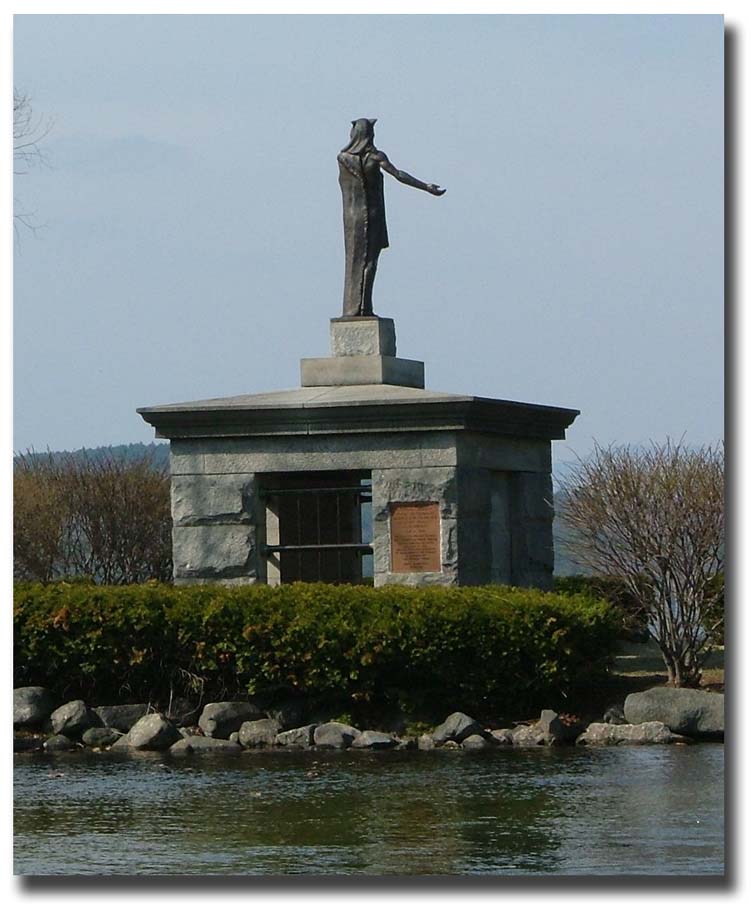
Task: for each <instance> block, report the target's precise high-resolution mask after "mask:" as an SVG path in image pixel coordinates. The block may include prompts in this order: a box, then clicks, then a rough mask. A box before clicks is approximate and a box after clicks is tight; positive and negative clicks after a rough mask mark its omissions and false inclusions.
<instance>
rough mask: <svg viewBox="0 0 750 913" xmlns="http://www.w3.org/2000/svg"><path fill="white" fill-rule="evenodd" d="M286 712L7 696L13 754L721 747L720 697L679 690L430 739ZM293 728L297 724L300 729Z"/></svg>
mask: <svg viewBox="0 0 750 913" xmlns="http://www.w3.org/2000/svg"><path fill="white" fill-rule="evenodd" d="M300 716H301V710H300V708H299V707H296V706H294V705H285V706H283V707H280V708H276V709H273V708H266V709H261V707H260V706H258V705H257V704H255V703H253V702H251V701H220V702H214V703H209V704H206V705H205V706H204V707H203V709H202V711H201V713H200V716H199V717H198V719H197V724H196V725H182V723H184V720H180V719H179V718H177V719H174V718H170V717H169V716H167V715H165V714H164V713H161V712H158V711H155V710H154V708H152V707H151V706H150V705H148V704H121V705H113V706H99V707H89V706H88V705H87V704H86V703H85V702H84V701H82V700H74V701H68V702H67V703H65V704H63V705H61V706H55V701H54V699H53V696H52V695H51V693H50V692H49V691H48V690H47V689H45V688H41V687H37V686H29V687H24V688H16V689H15V690H14V692H13V728H14V751H46V752H60V751H75V750H89V751H95V752H96V751H115V752H119V751H163V752H169V753H170V754H172V755H177V756H179V755H185V754H193V753H202V752H225V753H229V754H239V753H241V752H243V751H253V750H255V751H257V750H269V749H272V750H280V751H284V750H316V749H317V750H339V751H341V750H353V751H357V750H364V751H404V750H417V751H431V750H436V749H443V750H450V749H459V750H462V751H486V750H489V749H495V748H503V747H505V748H537V747H543V746H561V745H583V746H600V745H657V744H658V745H662V744H670V743H673V742H682V743H686V742H690V741H694V740H706V739H713V740H723V738H724V696H723V695H721V694H713V693H709V692H704V691H695V690H692V689H686V688H664V687H659V688H651V689H650V690H648V691H642V692H635V693H633V694H630V695H628V697H627V699H626V700H625V703H624V705H623V707H621V708H610V709H609V710H608V711H607V712H606V713H605V714H603V718H602V720H601V721H593V722H590V723H588V725H585V724H583V723H580V722H577V721H574V720H571V719H570V718H568V717H565V716H560V715H558V714H557V713H556V712H555V711H554V710H543V711H542V713H541V715H540V717H539V719H538V720H534V721H531V722H528V723H521V724H519V725H516V726H514V727H512V728H506V729H489V728H486V727H485V726H483V725H482V724H481V723H480V722H478V721H477V720H475V719H472V717H470V716H467V715H466V714H465V713H460V712H456V713H451V714H450V715H449V716H448V717H447V718H446V720H445V721H444V722H443V723H441V724H440V725H439V726H437V727H436V728H435V729H434V730H432V731H431V732H426V733H423V734H421V735H419V736H411V737H406V736H404V735H403V734H398V733H396V732H382V731H378V730H372V729H365V730H359V729H357V728H356V727H354V726H350V725H349V724H347V723H344V722H341V721H338V720H329V721H322V722H307V723H303V722H302V719H301V718H300ZM300 724H301V725H300Z"/></svg>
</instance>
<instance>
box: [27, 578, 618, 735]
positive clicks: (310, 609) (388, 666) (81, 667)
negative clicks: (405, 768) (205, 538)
mask: <svg viewBox="0 0 750 913" xmlns="http://www.w3.org/2000/svg"><path fill="white" fill-rule="evenodd" d="M14 623H15V674H16V681H17V683H18V684H19V685H20V684H39V685H47V686H48V687H50V688H53V689H54V690H55V691H56V692H57V693H58V694H59V695H60V696H61V697H62V696H63V695H65V696H69V697H73V696H78V697H84V698H86V699H88V700H94V699H96V700H100V701H109V700H123V699H125V698H127V697H128V696H130V697H132V698H133V699H138V700H147V699H150V700H153V701H154V702H157V703H158V702H159V701H164V700H165V699H166V698H167V696H169V695H170V694H172V695H185V694H187V693H188V691H189V687H190V683H196V682H197V683H200V686H201V689H202V693H203V696H204V699H206V700H210V699H214V700H215V699H220V698H222V697H228V696H232V697H234V696H237V695H238V694H240V693H247V692H249V693H252V694H255V695H256V696H260V697H265V698H267V699H279V698H287V697H293V696H305V697H306V698H307V699H308V700H309V701H310V702H312V703H313V704H315V703H318V704H330V703H336V704H337V705H338V706H341V707H342V709H347V708H348V709H350V710H351V712H352V714H353V715H354V716H355V717H356V718H358V719H365V718H370V717H371V712H372V711H375V710H377V709H378V708H380V709H382V708H390V709H392V710H396V709H400V710H402V711H407V712H412V711H413V712H418V711H420V710H422V709H424V708H428V707H437V708H440V709H442V710H445V711H447V710H454V709H458V708H460V709H463V710H466V711H467V712H474V713H481V712H483V711H487V710H491V711H492V712H494V713H502V712H508V713H516V714H519V713H523V712H524V711H525V710H527V709H532V708H536V709H538V707H539V702H540V701H542V700H544V699H548V700H551V701H552V700H557V701H558V703H559V701H560V698H561V695H566V696H570V695H571V694H572V693H574V692H575V691H576V689H580V688H586V687H589V686H590V685H591V684H592V682H593V681H595V680H596V679H597V678H599V677H600V676H602V675H603V674H604V673H605V670H606V665H607V660H608V656H609V654H610V652H611V649H612V647H613V642H614V637H615V635H616V624H614V623H613V618H612V613H611V611H610V609H609V607H608V606H607V604H606V603H604V602H602V601H597V600H593V599H591V598H590V597H584V596H560V595H555V594H550V593H542V592H539V591H535V590H522V589H515V588H504V587H476V588H456V589H444V588H437V587H435V588H426V589H411V588H407V587H383V588H379V589H372V588H369V587H364V586H331V585H327V584H293V585H290V586H281V587H265V586H253V587H237V588H226V587H219V586H195V587H185V588H180V587H172V586H168V585H164V584H156V583H153V584H146V585H139V586H120V587H106V586H95V585H90V584H88V585H87V584H65V583H62V584H50V585H41V584H17V585H16V588H15V608H14Z"/></svg>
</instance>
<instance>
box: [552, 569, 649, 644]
mask: <svg viewBox="0 0 750 913" xmlns="http://www.w3.org/2000/svg"><path fill="white" fill-rule="evenodd" d="M554 588H555V592H556V593H559V594H560V595H563V596H587V597H589V598H591V599H604V600H605V601H606V602H608V603H609V604H610V606H611V607H612V610H613V612H614V614H615V616H616V617H617V619H618V621H619V624H620V633H621V636H622V637H624V638H627V639H632V640H637V641H642V640H645V639H647V638H648V627H647V626H648V618H647V617H646V613H645V612H644V611H643V609H642V608H641V607H640V605H639V604H638V600H637V599H636V598H635V596H634V595H633V593H632V592H631V591H630V590H629V589H628V587H627V585H626V583H625V581H624V580H622V579H621V578H619V577H593V576H592V577H588V576H583V575H573V576H570V577H556V578H555V583H554Z"/></svg>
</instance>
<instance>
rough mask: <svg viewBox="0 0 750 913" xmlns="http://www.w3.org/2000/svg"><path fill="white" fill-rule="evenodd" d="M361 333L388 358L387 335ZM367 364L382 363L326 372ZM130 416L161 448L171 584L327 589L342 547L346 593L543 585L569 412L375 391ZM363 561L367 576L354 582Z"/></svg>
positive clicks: (267, 398)
mask: <svg viewBox="0 0 750 913" xmlns="http://www.w3.org/2000/svg"><path fill="white" fill-rule="evenodd" d="M336 329H337V332H338V329H339V327H337V328H336ZM348 332H349V331H348V328H347V329H346V330H345V331H344V333H345V334H346V333H348ZM364 333H366V334H369V335H368V336H367V338H365V339H364V340H363V339H360V340H359V342H357V345H358V346H364V345H371V344H372V341H373V339H374V340H376V341H377V345H378V346H379V347H380V348H381V351H382V350H383V349H387V345H388V337H387V333H388V328H387V326H386V327H382V325H381V326H377V327H375V326H374V325H370V326H368V327H366V328H365V330H364ZM381 333H382V335H381ZM353 336H354V334H353V333H352V336H350V337H348V338H345V339H344V341H343V342H341V341H340V340H339V341H337V343H336V345H337V346H338V345H344V346H346V345H352V346H353V345H354V340H353ZM383 339H385V341H384V342H383V341H382V340H383ZM368 357H371V358H392V357H393V356H388V355H382V354H377V353H375V354H372V355H340V356H334V357H333V358H331V359H330V360H331V361H335V362H338V361H346V360H347V359H358V358H368ZM138 411H139V412H140V413H141V415H142V416H143V418H144V419H145V420H146V421H148V422H149V423H150V424H152V425H153V426H154V427H155V429H156V433H157V436H158V437H163V438H168V439H169V440H170V442H171V474H172V519H173V557H174V574H175V583H178V584H190V583H208V582H220V583H224V584H227V585H237V584H249V583H269V584H276V583H285V582H292V581H293V580H295V579H331V574H332V573H335V570H334V571H333V572H332V570H331V568H332V567H333V568H334V569H335V568H336V566H337V565H336V563H332V561H331V560H330V558H329V556H330V555H331V549H333V550H334V553H335V548H336V547H337V546H336V543H341V544H343V545H344V550H343V552H342V557H341V561H340V562H338V567H339V569H340V571H341V575H342V577H341V579H342V580H348V581H349V582H356V581H357V580H358V579H360V578H361V577H362V576H369V574H370V573H372V576H373V577H374V583H375V585H376V586H380V585H382V584H389V583H402V584H408V585H413V586H425V585H441V586H451V585H481V584H487V583H505V584H512V585H515V586H534V587H540V588H543V589H544V588H549V587H551V585H552V571H553V566H554V554H553V546H552V506H551V502H552V484H551V441H552V440H555V439H561V438H564V436H565V428H566V427H567V426H568V425H570V423H571V422H572V421H573V420H574V419H575V417H576V415H577V414H578V413H577V412H576V411H575V410H572V409H560V408H555V407H551V406H538V405H531V404H527V403H517V402H508V401H505V400H497V399H486V398H483V397H473V396H463V395H459V394H444V393H433V392H430V391H428V390H424V389H420V388H416V387H409V386H394V385H391V384H384V383H381V384H371V385H363V384H353V385H345V386H341V385H334V384H332V385H330V386H327V387H320V386H314V387H302V388H300V389H297V390H292V391H281V392H275V393H261V394H255V395H248V396H237V397H226V398H224V399H217V400H204V401H201V402H193V403H177V404H173V405H166V406H154V407H149V408H144V409H139V410H138ZM289 492H292V493H294V492H302V494H300V495H299V498H300V500H299V501H289V500H286V501H285V500H284V499H285V497H286V496H287V494H288V493H289ZM331 492H338V493H339V495H337V496H336V497H339V500H336V501H335V502H334V501H333V500H324V501H322V502H321V504H320V505H319V506H317V500H316V498H317V496H318V493H321V495H322V496H323V498H324V499H329V498H333V497H334V495H333V494H331ZM364 492H366V494H363V493H364ZM294 497H297V495H294ZM358 498H359V499H365V498H366V499H368V509H370V510H371V517H370V520H369V521H368V522H360V520H361V517H359V518H358V517H356V516H353V515H352V513H351V511H352V505H353V504H354V503H355V501H356V500H357V499H358ZM369 499H371V508H370V507H369ZM361 516H364V514H362V515H361ZM285 525H286V528H287V531H286V532H285V531H284V526H285ZM290 531H291V532H290ZM334 533H337V535H334ZM316 536H317V540H316V541H317V542H318V543H320V544H321V546H322V548H321V549H319V550H318V551H319V553H320V555H321V557H320V560H318V559H317V558H316V557H315V555H316V554H317V553H316V549H315V546H314V545H313V546H311V545H310V544H309V541H310V538H311V537H313V538H315V537H316ZM350 539H354V540H357V539H359V541H353V542H349V540H350ZM299 544H302V545H303V549H302V551H298V552H295V551H294V549H295V548H297V547H298V546H299ZM290 547H291V551H289V550H287V551H284V549H285V548H286V549H290ZM368 552H369V553H371V555H372V558H371V559H370V558H369V556H368V558H367V560H368V561H371V567H372V571H371V572H370V571H369V570H368V571H366V572H365V571H364V570H363V568H364V562H362V563H360V564H359V565H358V569H356V568H355V569H354V570H353V567H354V565H353V557H356V556H357V555H362V554H366V553H368ZM290 555H291V558H290V557H289V556H290ZM310 555H312V556H313V557H312V558H310ZM368 567H369V565H368ZM316 569H317V570H318V571H319V572H320V576H318V577H315V574H316ZM299 574H302V575H303V576H302V577H301V578H299ZM358 575H359V576H358Z"/></svg>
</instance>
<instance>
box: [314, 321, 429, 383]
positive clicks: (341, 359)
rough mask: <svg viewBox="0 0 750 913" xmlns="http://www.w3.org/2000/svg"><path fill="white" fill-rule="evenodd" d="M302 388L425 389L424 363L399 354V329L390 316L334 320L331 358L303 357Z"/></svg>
mask: <svg viewBox="0 0 750 913" xmlns="http://www.w3.org/2000/svg"><path fill="white" fill-rule="evenodd" d="M300 374H301V383H302V386H303V387H331V386H336V387H341V386H356V385H360V384H390V385H393V386H400V387H417V388H419V389H423V388H424V363H423V362H421V361H412V360H410V359H406V358H397V357H396V330H395V327H394V324H393V320H391V319H390V318H389V317H338V318H334V319H333V320H331V357H330V358H303V359H302V360H301V362H300Z"/></svg>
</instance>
